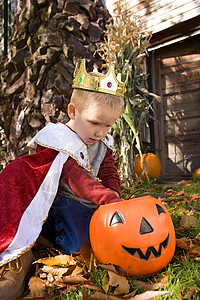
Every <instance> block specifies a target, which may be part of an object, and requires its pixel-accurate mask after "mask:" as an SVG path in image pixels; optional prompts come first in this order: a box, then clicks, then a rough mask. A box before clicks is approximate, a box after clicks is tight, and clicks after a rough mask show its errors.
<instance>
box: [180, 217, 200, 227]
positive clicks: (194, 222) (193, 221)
mask: <svg viewBox="0 0 200 300" xmlns="http://www.w3.org/2000/svg"><path fill="white" fill-rule="evenodd" d="M180 226H183V227H185V228H188V227H193V228H197V227H198V219H197V218H196V217H194V216H191V215H183V216H181V221H180Z"/></svg>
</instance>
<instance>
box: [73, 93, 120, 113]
mask: <svg viewBox="0 0 200 300" xmlns="http://www.w3.org/2000/svg"><path fill="white" fill-rule="evenodd" d="M70 102H71V103H73V104H75V105H76V107H77V109H78V111H79V112H81V111H82V110H84V109H86V108H88V107H89V106H93V105H105V106H108V107H110V108H112V109H113V110H118V111H119V112H120V113H122V111H123V109H124V100H123V98H121V97H118V96H114V95H111V94H104V93H99V92H93V91H89V90H82V89H74V90H73V93H72V96H71V101H70Z"/></svg>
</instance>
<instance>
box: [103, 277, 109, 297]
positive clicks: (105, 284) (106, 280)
mask: <svg viewBox="0 0 200 300" xmlns="http://www.w3.org/2000/svg"><path fill="white" fill-rule="evenodd" d="M102 285H103V289H104V291H105V293H107V292H108V289H109V276H108V272H105V275H104V277H103V280H102Z"/></svg>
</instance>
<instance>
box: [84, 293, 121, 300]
mask: <svg viewBox="0 0 200 300" xmlns="http://www.w3.org/2000/svg"><path fill="white" fill-rule="evenodd" d="M88 300H122V298H121V297H117V296H113V295H106V294H104V293H102V292H96V293H94V294H92V295H90V296H89V297H88Z"/></svg>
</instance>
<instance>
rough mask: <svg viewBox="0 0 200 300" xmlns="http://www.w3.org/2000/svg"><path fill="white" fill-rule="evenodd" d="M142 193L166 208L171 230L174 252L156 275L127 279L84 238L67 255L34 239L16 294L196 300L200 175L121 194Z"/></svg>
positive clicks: (198, 288) (59, 299) (145, 185)
mask: <svg viewBox="0 0 200 300" xmlns="http://www.w3.org/2000/svg"><path fill="white" fill-rule="evenodd" d="M147 193H151V195H152V196H153V197H155V198H157V199H159V200H160V201H161V202H163V203H164V204H165V206H166V207H167V208H168V210H169V212H170V215H171V218H172V221H173V224H174V227H175V232H176V250H175V254H174V257H173V259H172V261H171V262H170V264H168V265H167V266H166V267H165V268H164V269H163V270H162V271H161V272H160V273H159V274H155V275H154V276H151V277H146V278H144V277H131V278H130V277H127V276H126V274H125V272H124V271H123V270H122V269H121V268H120V267H117V266H113V265H103V264H100V263H99V262H98V261H97V260H96V258H95V257H94V255H93V253H92V250H91V249H90V247H89V245H88V241H86V242H85V243H84V244H83V245H82V247H81V251H80V252H79V253H73V255H72V256H69V255H62V253H59V252H58V251H57V250H55V249H54V248H52V247H51V245H50V244H49V243H48V242H47V241H46V240H44V239H42V238H40V239H39V240H38V242H37V243H36V245H35V246H34V248H33V252H34V255H35V258H36V261H35V266H36V271H35V274H34V276H33V277H31V279H30V281H29V284H28V288H27V290H26V293H25V295H24V297H23V298H22V299H56V300H66V299H74V300H76V299H83V300H87V299H88V300H90V299H97V300H98V299H106V300H107V299H108V300H117V299H124V300H128V299H129V300H131V299H133V300H140V299H141V300H145V299H200V278H199V274H200V265H199V261H200V180H197V179H194V180H190V181H179V182H174V183H173V182H172V183H162V182H160V181H159V180H158V179H156V180H152V181H150V183H147V182H142V183H140V184H137V186H135V187H134V190H133V189H132V188H123V187H122V197H123V198H124V199H128V198H130V197H137V196H138V195H146V194H147Z"/></svg>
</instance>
